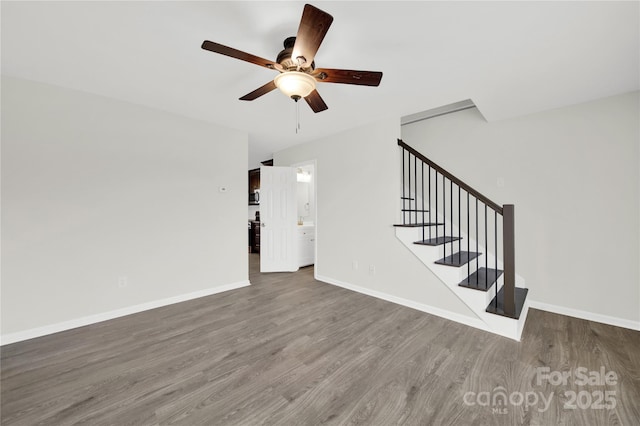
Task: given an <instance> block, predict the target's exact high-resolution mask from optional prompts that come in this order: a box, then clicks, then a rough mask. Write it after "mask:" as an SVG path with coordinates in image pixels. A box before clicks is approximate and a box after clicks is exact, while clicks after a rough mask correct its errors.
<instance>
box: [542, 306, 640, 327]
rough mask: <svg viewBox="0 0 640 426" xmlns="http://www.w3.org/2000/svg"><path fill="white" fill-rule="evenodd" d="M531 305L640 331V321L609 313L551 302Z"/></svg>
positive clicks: (548, 310)
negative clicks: (603, 313)
mask: <svg viewBox="0 0 640 426" xmlns="http://www.w3.org/2000/svg"><path fill="white" fill-rule="evenodd" d="M529 307H531V308H534V309H540V310H541V311H547V312H553V313H554V314H560V315H566V316H569V317H574V318H580V319H584V320H587V321H593V322H600V323H603V324H608V325H613V326H616V327H622V328H628V329H630V330H638V331H640V321H632V320H627V319H623V318H617V317H611V316H608V315H602V314H596V313H593V312H587V311H581V310H579V309H572V308H566V307H564V306H558V305H551V304H549V303H543V302H537V301H535V300H530V301H529Z"/></svg>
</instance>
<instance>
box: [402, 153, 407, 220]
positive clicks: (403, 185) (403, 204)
mask: <svg viewBox="0 0 640 426" xmlns="http://www.w3.org/2000/svg"><path fill="white" fill-rule="evenodd" d="M405 152H407V150H406V148H405V147H402V224H403V225H406V224H407V216H406V215H407V212H406V211H405V210H406V209H407V195H406V194H405V178H404V154H405Z"/></svg>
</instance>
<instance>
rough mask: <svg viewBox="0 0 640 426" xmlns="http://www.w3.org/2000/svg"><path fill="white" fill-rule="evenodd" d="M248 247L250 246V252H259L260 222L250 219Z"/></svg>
mask: <svg viewBox="0 0 640 426" xmlns="http://www.w3.org/2000/svg"><path fill="white" fill-rule="evenodd" d="M249 247H250V248H251V253H260V222H258V221H256V220H252V221H251V229H250V231H249Z"/></svg>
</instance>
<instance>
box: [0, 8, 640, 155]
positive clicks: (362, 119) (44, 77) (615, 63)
mask: <svg viewBox="0 0 640 426" xmlns="http://www.w3.org/2000/svg"><path fill="white" fill-rule="evenodd" d="M313 4H314V5H315V6H317V7H319V8H321V9H323V10H325V11H326V12H328V13H330V14H331V15H333V17H334V22H333V25H332V26H331V29H330V30H329V33H328V34H327V36H326V38H325V39H324V42H323V43H322V46H321V48H320V50H319V51H318V54H317V55H316V58H315V59H316V64H317V66H318V67H325V68H346V69H362V70H372V71H383V72H384V77H383V78H382V83H381V84H380V86H379V87H377V88H372V87H362V86H349V85H341V84H320V86H319V88H318V90H319V92H320V93H321V95H322V97H323V98H324V100H325V102H326V103H327V105H328V106H329V109H328V110H327V111H324V112H321V113H318V114H313V113H312V112H311V110H310V109H309V108H308V106H307V105H306V103H301V104H300V116H301V126H302V129H301V132H300V133H298V134H296V133H295V104H294V103H293V101H291V100H290V99H288V98H286V97H285V96H284V95H282V94H281V93H279V92H277V91H274V92H272V93H269V94H267V95H265V96H263V97H262V98H259V99H258V100H255V101H253V102H243V101H239V100H238V98H239V97H240V96H242V95H244V94H246V93H248V92H250V91H252V90H253V89H255V88H257V87H259V86H261V85H263V84H264V83H266V82H268V81H269V80H271V79H273V77H274V76H275V71H271V70H268V69H265V68H261V67H258V66H255V65H253V64H250V63H246V62H242V61H238V60H235V59H231V58H228V57H225V56H221V55H217V54H214V53H211V52H207V51H204V50H202V49H201V48H200V45H201V43H202V41H203V40H205V39H207V40H212V41H216V42H218V43H221V44H225V45H228V46H231V47H235V48H237V49H240V50H243V51H246V52H249V53H252V54H254V55H257V56H261V57H265V58H269V59H273V60H275V57H276V55H277V54H278V52H279V51H280V50H281V49H282V41H283V40H284V38H286V37H288V36H293V35H295V33H296V31H297V28H298V22H299V20H300V16H301V14H302V8H303V5H304V3H303V2H289V1H278V2H237V1H234V2H219V1H216V2H184V1H179V2H154V1H145V2H92V1H80V2H7V1H2V4H1V15H2V73H3V74H5V75H10V76H14V77H20V78H25V79H30V80H35V81H40V82H44V83H50V84H54V85H58V86H63V87H67V88H71V89H77V90H82V91H85V92H90V93H95V94H99V95H104V96H108V97H112V98H117V99H121V100H125V101H129V102H133V103H136V104H142V105H146V106H149V107H153V108H158V109H161V110H165V111H170V112H174V113H177V114H181V115H184V116H187V117H192V118H196V119H201V120H206V121H210V122H214V123H219V124H222V125H225V126H228V127H232V128H236V129H241V130H243V131H246V132H248V133H249V141H250V145H249V146H250V164H254V163H255V162H257V161H259V160H264V159H267V158H270V156H271V154H272V153H273V152H275V151H277V150H280V149H283V148H285V147H287V146H290V145H293V144H297V143H301V142H306V141H309V140H313V139H317V138H319V137H323V136H326V135H329V134H332V133H336V132H339V131H342V130H345V129H348V128H352V127H356V126H359V125H364V124H366V123H369V122H372V121H375V120H377V119H380V118H384V117H398V118H399V117H401V116H404V115H408V114H413V113H416V112H419V111H424V110H427V109H431V108H435V107H438V106H441V105H445V104H449V103H452V102H456V101H460V100H463V99H471V100H473V101H474V102H475V104H476V105H477V106H478V107H479V109H480V111H481V112H482V113H483V115H484V116H485V118H486V119H487V120H489V121H493V120H500V119H504V118H507V117H514V116H518V115H522V114H527V113H532V112H537V111H541V110H546V109H550V108H556V107H560V106H564V105H570V104H575V103H579V102H583V101H587V100H591V99H596V98H600V97H604V96H609V95H614V94H618V93H624V92H628V91H633V90H638V89H639V88H640V84H639V80H640V77H639V76H640V59H639V58H640V33H639V27H640V24H639V19H640V18H639V16H640V3H639V2H637V1H633V2H621V3H614V2H416V1H414V2H390V1H389V2H381V1H374V2H370V1H356V2H344V1H341V2H329V1H316V2H314V3H313Z"/></svg>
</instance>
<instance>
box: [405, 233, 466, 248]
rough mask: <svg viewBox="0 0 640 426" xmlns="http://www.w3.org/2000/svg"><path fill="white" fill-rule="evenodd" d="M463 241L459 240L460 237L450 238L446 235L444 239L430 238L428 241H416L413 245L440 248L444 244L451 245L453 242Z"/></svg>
mask: <svg viewBox="0 0 640 426" xmlns="http://www.w3.org/2000/svg"><path fill="white" fill-rule="evenodd" d="M461 239H462V238H459V237H450V236H447V235H444V236H442V237H437V238H429V239H426V240H420V241H414V243H413V244H418V245H422V246H440V245H442V244H446V243H450V242H452V241H458V240H461Z"/></svg>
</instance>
